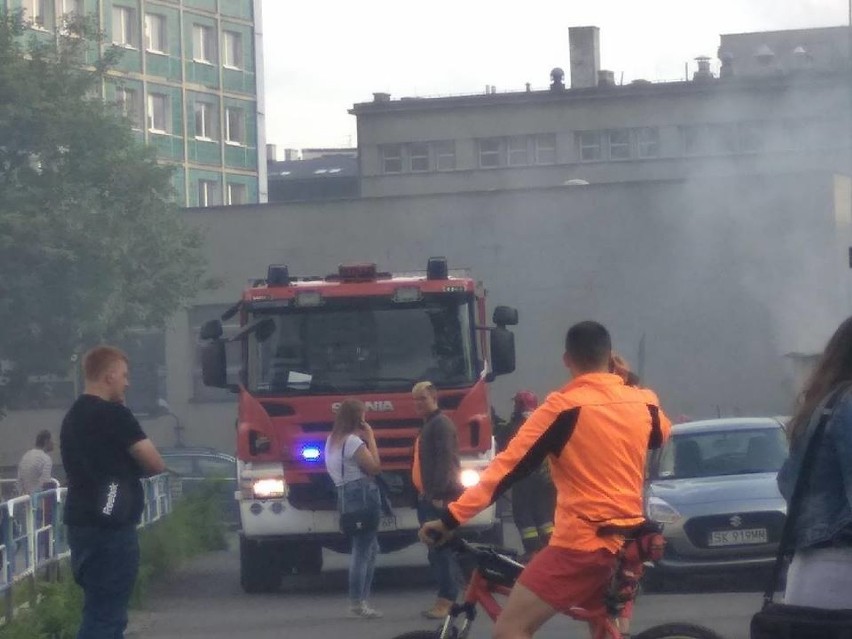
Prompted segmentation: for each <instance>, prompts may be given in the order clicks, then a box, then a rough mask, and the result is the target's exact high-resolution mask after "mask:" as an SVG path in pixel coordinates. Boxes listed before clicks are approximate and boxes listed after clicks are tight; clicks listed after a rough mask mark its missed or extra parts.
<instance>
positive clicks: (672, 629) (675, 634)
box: [423, 623, 723, 639]
mask: <svg viewBox="0 0 852 639" xmlns="http://www.w3.org/2000/svg"><path fill="white" fill-rule="evenodd" d="M423 639H426V638H425V637H423ZM633 639H723V637H722V636H721V635H719V634H718V633H716V632H713V631H712V630H710V628H705V627H704V626H696V625H695V624H691V623H666V624H663V625H661V626H654V627H653V628H648V629H647V630H643V631H642V632H640V633H639V634H638V635H634V637H633Z"/></svg>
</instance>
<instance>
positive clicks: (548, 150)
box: [478, 133, 556, 169]
mask: <svg viewBox="0 0 852 639" xmlns="http://www.w3.org/2000/svg"><path fill="white" fill-rule="evenodd" d="M478 144H479V168H481V169H493V168H497V167H501V166H529V165H531V164H556V135H555V134H553V133H543V134H539V135H518V136H512V137H505V138H483V139H481V140H478Z"/></svg>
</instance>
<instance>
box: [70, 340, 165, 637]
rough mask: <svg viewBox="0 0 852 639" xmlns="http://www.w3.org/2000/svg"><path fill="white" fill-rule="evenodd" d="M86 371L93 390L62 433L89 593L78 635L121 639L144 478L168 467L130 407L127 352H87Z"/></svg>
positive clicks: (74, 557)
mask: <svg viewBox="0 0 852 639" xmlns="http://www.w3.org/2000/svg"><path fill="white" fill-rule="evenodd" d="M83 371H84V374H85V377H86V387H85V389H84V391H83V394H82V395H80V397H78V398H77V401H75V402H74V404H73V406H71V409H70V410H69V411H68V413H67V414H66V415H65V419H64V420H63V421H62V431H61V433H60V436H59V447H60V452H61V454H62V464H63V466H64V467H65V474H66V476H67V479H68V495H67V498H66V501H65V517H64V520H65V523H66V525H67V526H68V545H69V547H70V549H71V569H72V571H73V573H74V580H75V581H76V582H77V583H78V584H79V585H80V587H81V588H82V589H83V593H84V595H85V599H84V603H83V620H82V623H81V624H80V629H79V631H78V633H77V639H121V638H122V637H123V636H124V629H125V628H126V627H127V605H128V603H129V601H130V595H131V593H132V592H133V585H134V583H135V581H136V573H137V572H138V570H139V541H138V538H137V535H136V526H137V524H138V523H139V519H140V517H141V515H142V511H143V509H144V506H145V501H144V494H143V491H142V484H141V483H140V481H139V479H140V478H141V477H145V476H150V475H156V474H157V473H161V472H163V471H164V470H165V464H164V463H163V460H162V458H161V457H160V454H159V452H157V449H156V448H155V447H154V444H153V443H152V442H151V440H150V439H148V437H147V436H146V435H145V433H144V432H143V431H142V428H141V426H140V425H139V422H138V421H136V418H135V417H134V416H133V413H131V412H130V409H128V408H127V407H126V406H125V405H124V393H125V391H126V390H127V387H128V386H129V383H128V380H127V356H126V355H125V354H124V353H123V352H121V351H120V350H118V349H117V348H114V347H111V346H98V347H95V348H93V349H92V350H90V351H89V352H88V353H86V355H85V356H84V357H83Z"/></svg>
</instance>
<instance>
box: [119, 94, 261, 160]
mask: <svg viewBox="0 0 852 639" xmlns="http://www.w3.org/2000/svg"><path fill="white" fill-rule="evenodd" d="M141 95H142V94H141V91H139V90H138V89H134V88H128V87H118V88H117V89H116V101H117V103H118V105H119V108H120V109H121V112H122V113H123V114H124V116H125V117H127V118H128V119H129V120H130V121H131V123H132V124H133V126H134V128H137V129H139V128H141V126H140V125H141V122H142V118H143V114H142V99H141ZM194 110H195V118H194V123H193V125H192V127H191V128H190V134H191V135H194V137H195V138H196V139H199V140H218V139H219V138H220V134H219V128H220V122H219V106H218V103H217V102H213V101H211V102H204V101H202V100H198V99H196V100H195V105H194ZM146 112H147V118H146V119H145V124H146V127H147V129H148V131H150V132H152V133H166V134H170V133H173V131H172V128H173V127H172V105H171V98H170V96H169V95H167V94H165V93H157V92H155V91H151V92H149V93H148V98H147V104H146ZM224 115H225V117H224V118H223V122H222V126H224V129H225V132H224V133H225V135H224V140H225V142H226V143H228V144H236V145H240V146H245V145H246V112H245V110H244V109H241V108H239V107H225V114H224Z"/></svg>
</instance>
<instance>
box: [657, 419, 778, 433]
mask: <svg viewBox="0 0 852 639" xmlns="http://www.w3.org/2000/svg"><path fill="white" fill-rule="evenodd" d="M779 427H780V428H783V427H784V423H783V422H782V421H781V419H780V418H777V417H723V418H721V419H704V420H700V421H695V422H684V423H682V424H674V425H673V426H672V434H673V435H681V434H690V433H697V432H707V433H710V432H714V433H715V432H723V431H726V430H742V429H743V428H779Z"/></svg>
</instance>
